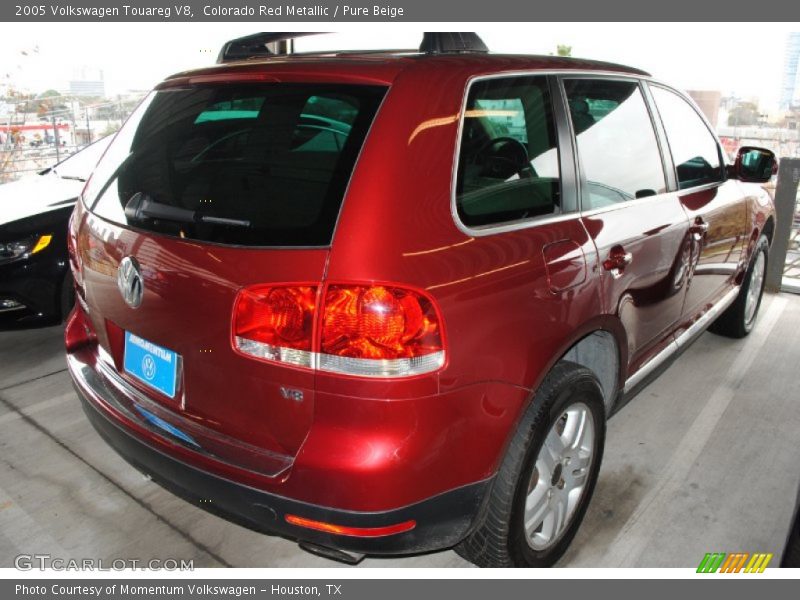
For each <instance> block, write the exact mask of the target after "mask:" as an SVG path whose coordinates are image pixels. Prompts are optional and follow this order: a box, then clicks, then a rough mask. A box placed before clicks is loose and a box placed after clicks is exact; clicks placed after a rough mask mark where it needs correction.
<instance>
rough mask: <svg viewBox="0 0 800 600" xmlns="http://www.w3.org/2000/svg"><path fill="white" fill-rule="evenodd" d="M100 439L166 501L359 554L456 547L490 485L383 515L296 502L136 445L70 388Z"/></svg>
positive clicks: (138, 442) (463, 489) (453, 492)
mask: <svg viewBox="0 0 800 600" xmlns="http://www.w3.org/2000/svg"><path fill="white" fill-rule="evenodd" d="M75 389H76V391H77V392H78V395H79V396H80V398H81V401H82V404H83V408H84V411H85V412H86V415H87V416H88V418H89V420H90V422H91V423H92V425H93V426H94V427H95V429H96V430H97V431H98V433H99V434H100V435H101V436H102V437H103V438H104V439H105V440H106V442H108V444H109V445H111V446H112V447H113V448H114V449H115V450H116V451H117V452H118V453H119V454H120V455H121V456H122V457H123V458H125V460H127V461H128V462H129V463H130V464H132V465H133V466H134V467H136V468H137V469H138V470H140V471H141V472H143V473H145V474H146V475H148V476H150V477H151V478H152V479H153V480H154V481H156V482H157V483H159V484H160V485H162V486H163V487H165V488H166V489H168V490H169V491H171V492H172V493H174V494H176V495H178V496H180V497H182V498H184V499H185V500H188V501H189V502H192V503H193V504H196V505H198V506H200V507H202V508H204V509H206V510H208V511H210V512H213V513H215V514H219V515H220V516H223V517H225V518H227V519H228V520H231V521H234V522H236V523H239V524H241V525H244V526H246V527H249V528H251V529H255V530H257V531H261V532H264V533H269V534H277V535H281V536H284V537H287V538H290V539H293V540H297V541H304V542H311V543H314V544H318V545H321V546H325V547H329V548H336V549H340V550H345V551H349V552H354V553H359V554H410V553H416V552H425V551H430V550H439V549H443V548H448V547H451V546H454V545H455V544H457V543H458V542H459V541H461V540H462V539H463V538H464V537H465V536H466V535H467V533H468V532H469V529H470V526H471V525H472V521H473V518H474V516H475V515H476V514H477V513H478V511H479V509H480V504H481V502H482V499H483V498H484V495H485V492H486V489H487V487H488V485H489V483H490V480H487V481H481V482H478V483H474V484H471V485H467V486H464V487H461V488H458V489H455V490H451V491H448V492H445V493H443V494H440V495H438V496H435V497H433V498H430V499H427V500H424V501H422V502H419V503H416V504H413V505H410V506H406V507H403V508H398V509H396V510H389V511H381V512H355V511H346V510H339V509H335V508H330V507H325V506H318V505H314V504H309V503H306V502H299V501H296V500H292V499H290V498H285V497H282V496H279V495H276V494H271V493H267V492H264V491H262V490H258V489H255V488H252V487H249V486H246V485H242V484H239V483H236V482H233V481H230V480H228V479H224V478H222V477H218V476H216V475H213V474H211V473H209V472H207V471H203V470H201V469H198V468H195V467H193V466H191V465H188V464H186V463H184V462H182V461H180V460H177V459H175V458H174V457H171V456H168V455H167V454H164V453H163V452H160V451H159V450H156V449H155V448H153V447H151V446H149V445H148V444H146V443H144V442H143V441H141V440H140V439H138V438H136V437H134V436H133V435H132V434H131V433H130V432H128V431H126V430H124V429H123V428H122V426H120V425H119V424H117V423H115V422H113V421H112V420H111V418H109V417H108V416H106V414H104V413H102V412H101V411H100V410H98V408H96V407H95V405H94V403H93V402H92V401H90V400H89V399H88V398H87V395H86V394H85V392H84V390H83V389H82V388H81V387H80V386H79V385H78V384H77V383H76V384H75ZM287 515H299V516H302V517H303V518H306V519H310V520H313V521H319V522H323V523H333V524H336V525H339V526H343V527H352V528H359V529H364V530H369V529H373V530H374V529H376V528H383V527H390V526H394V525H397V524H400V523H407V522H409V521H414V523H415V526H414V528H413V529H411V530H409V531H405V532H402V533H397V534H393V535H380V536H372V537H361V536H357V535H335V534H331V533H327V532H322V531H316V530H312V529H307V528H305V527H298V526H295V525H291V524H289V523H288V522H287V521H286V516H287Z"/></svg>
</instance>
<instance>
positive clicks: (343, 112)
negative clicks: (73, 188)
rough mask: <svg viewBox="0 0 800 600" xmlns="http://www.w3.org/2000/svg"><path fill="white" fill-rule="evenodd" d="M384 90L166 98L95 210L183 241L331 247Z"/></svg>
mask: <svg viewBox="0 0 800 600" xmlns="http://www.w3.org/2000/svg"><path fill="white" fill-rule="evenodd" d="M384 91H385V88H380V87H373V86H348V85H318V84H315V85H311V84H282V83H281V84H261V85H224V86H198V87H193V88H183V89H176V90H163V91H159V92H157V93H156V94H154V95H153V96H151V97H150V98H148V99H147V100H146V101H145V102H144V103H143V105H142V107H141V108H140V109H139V110H137V111H136V112H135V113H134V115H133V116H132V117H131V119H129V121H128V123H126V124H125V127H124V128H123V130H122V131H121V132H120V134H119V135H118V136H117V139H116V140H115V141H114V142H113V144H112V146H111V149H110V150H109V152H108V154H107V156H106V157H105V158H104V159H103V160H102V161H101V163H100V165H99V167H98V169H97V171H96V172H95V175H94V176H93V178H92V181H91V182H90V185H89V187H88V188H87V191H86V194H85V201H86V202H87V204H88V205H90V206H92V205H93V210H94V211H95V212H96V213H97V214H99V215H100V216H102V217H105V218H107V219H110V220H112V221H114V222H117V223H120V224H128V225H131V226H133V227H136V228H139V229H146V230H149V231H155V232H159V233H164V234H168V235H175V236H179V237H182V238H188V239H196V240H202V241H208V242H215V243H222V244H237V245H248V246H275V245H280V246H318V245H326V244H328V243H330V240H331V236H332V233H333V228H334V225H335V222H336V218H337V216H338V213H339V208H340V206H341V202H342V198H343V196H344V192H345V188H346V186H347V183H348V181H349V179H350V175H351V173H352V170H353V167H354V165H355V161H356V158H357V156H358V153H359V151H360V149H361V146H362V144H363V142H364V139H365V137H366V134H367V130H368V129H369V126H370V124H371V123H372V120H373V118H374V116H375V113H376V111H377V108H378V104H379V103H380V100H381V98H382V97H383V94H384ZM131 198H136V199H137V200H135V201H132V200H131ZM137 202H138V205H139V206H140V210H138V211H137V210H135V206H136V205H137ZM126 206H127V208H128V210H127V211H126V210H125V209H126Z"/></svg>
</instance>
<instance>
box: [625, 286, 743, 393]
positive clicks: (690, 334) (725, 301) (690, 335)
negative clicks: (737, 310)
mask: <svg viewBox="0 0 800 600" xmlns="http://www.w3.org/2000/svg"><path fill="white" fill-rule="evenodd" d="M739 289H740V288H739V287H735V288H733V289H732V290H730V291H729V292H728V293H727V294H725V295H724V296H723V297H722V299H720V301H719V302H717V303H716V304H715V305H714V306H712V307H711V308H709V309H708V310H707V311H706V312H705V313H703V315H702V316H701V317H700V318H699V319H697V321H695V322H694V323H692V325H691V327H689V328H688V329H687V330H686V331H684V332H683V333H682V334H680V335H679V336H678V337H677V338H675V339H674V340H672V342H670V344H669V345H668V346H667V347H666V348H664V349H663V350H662V351H661V352H659V353H658V354H656V355H655V356H654V357H653V358H651V359H650V360H649V361H647V362H646V363H645V364H644V365H642V366H641V367H640V368H639V370H638V371H636V373H634V374H633V375H631V376H630V377H628V379H627V380H626V381H625V390H624V391H625V393H626V394H627V393H628V392H630V391H631V390H632V389H633V388H635V387H636V386H637V385H639V384H640V383H641V382H642V381H643V380H644V379H645V378H646V377H647V376H649V375H650V374H651V373H652V372H653V371H655V370H656V369H657V368H658V367H660V366H661V365H663V364H664V362H666V361H667V360H668V359H669V358H670V357H671V356H672V355H674V354H675V353H676V352H677V351H678V350H681V349H682V348H685V347H686V346H687V345H689V344H690V343H691V342H692V341H693V340H694V339H695V338H696V337H697V336H698V335H700V334H701V333H702V332H703V331H705V329H706V327H707V326H708V325H709V324H711V322H712V321H713V320H714V319H716V318H717V317H718V316H719V315H720V314H722V313H723V312H724V311H725V309H727V308H728V307H729V306H730V305H731V304H733V302H734V300H736V296H738V295H739Z"/></svg>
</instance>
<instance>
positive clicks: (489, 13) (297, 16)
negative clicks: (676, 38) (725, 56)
mask: <svg viewBox="0 0 800 600" xmlns="http://www.w3.org/2000/svg"><path fill="white" fill-rule="evenodd" d="M0 20H2V21H19V22H23V21H24V22H64V21H83V22H92V21H94V22H97V21H116V22H125V21H128V22H135V21H141V22H154V21H234V22H236V21H238V22H247V21H249V22H255V21H259V22H265V23H269V22H295V23H297V22H308V23H321V22H381V21H382V22H426V21H427V22H442V23H444V22H454V21H455V22H504V21H538V22H541V21H574V22H580V21H606V22H610V21H680V22H688V21H706V22H711V21H743V22H755V21H758V22H770V21H775V22H787V21H795V20H800V3H797V2H787V1H786V0H759V2H752V1H744V0H670V1H669V2H642V0H604V1H603V2H598V1H597V0H571V1H570V2H553V1H541V0H536V1H531V0H528V1H520V0H492V1H491V2H485V1H484V0H452V1H450V2H445V1H442V0H439V1H438V2H431V1H430V0H371V1H364V0H349V1H340V0H334V1H331V0H316V1H313V0H312V1H308V2H294V1H292V0H288V1H287V0H240V1H239V0H218V1H216V2H209V1H208V0H176V1H174V2H172V3H170V2H167V1H165V0H161V1H160V2H157V1H154V0H122V1H118V0H117V1H115V0H38V1H37V0H33V1H30V0H18V1H17V2H14V1H13V0H12V2H10V3H6V2H3V3H2V4H0ZM677 43H679V42H677Z"/></svg>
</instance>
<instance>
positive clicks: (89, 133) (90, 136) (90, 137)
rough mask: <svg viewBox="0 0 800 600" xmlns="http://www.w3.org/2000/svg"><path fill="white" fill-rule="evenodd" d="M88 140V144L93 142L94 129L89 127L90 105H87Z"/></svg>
mask: <svg viewBox="0 0 800 600" xmlns="http://www.w3.org/2000/svg"><path fill="white" fill-rule="evenodd" d="M86 140H87V144H91V143H92V130H91V129H89V107H88V106H87V107H86Z"/></svg>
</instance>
